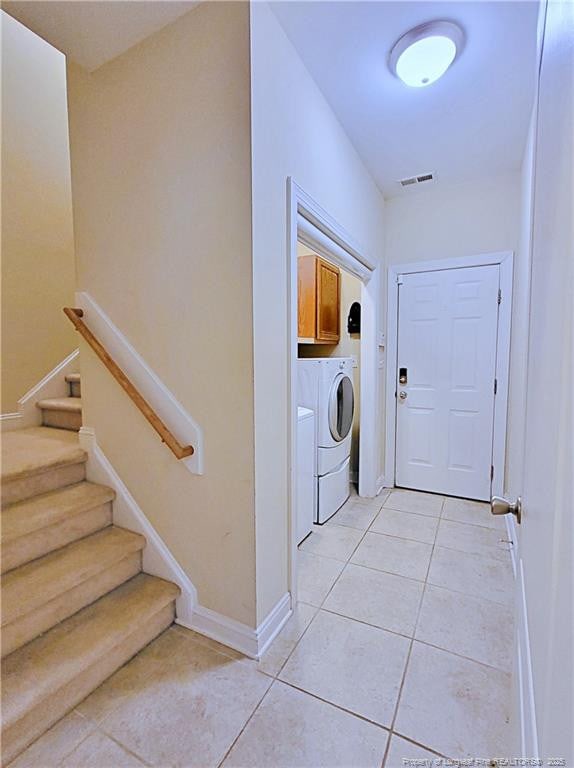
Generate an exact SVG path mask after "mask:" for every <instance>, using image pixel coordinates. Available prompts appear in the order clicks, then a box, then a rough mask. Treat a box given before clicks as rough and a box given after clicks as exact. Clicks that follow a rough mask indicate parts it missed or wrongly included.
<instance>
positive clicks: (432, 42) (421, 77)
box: [389, 21, 464, 88]
mask: <svg viewBox="0 0 574 768" xmlns="http://www.w3.org/2000/svg"><path fill="white" fill-rule="evenodd" d="M463 45H464V33H463V31H462V29H461V28H460V27H459V26H458V25H457V24H453V22H451V21H429V22H427V23H426V24H421V25H420V26H418V27H415V28H414V29H411V30H410V32H407V33H406V34H404V35H403V36H402V37H401V38H399V40H397V42H396V43H395V44H394V45H393V47H392V50H391V53H390V56H389V67H390V69H391V72H392V73H393V74H394V75H396V76H397V77H398V78H399V79H400V80H402V81H403V83H405V85H409V86H411V87H412V88H424V87H425V86H427V85H430V84H431V83H434V82H435V81H436V80H438V79H439V77H442V76H443V75H444V73H445V72H446V71H447V69H448V68H449V67H450V65H451V64H452V63H453V61H454V60H455V59H456V57H457V56H459V55H460V52H461V51H462V48H463Z"/></svg>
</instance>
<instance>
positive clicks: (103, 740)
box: [62, 731, 145, 768]
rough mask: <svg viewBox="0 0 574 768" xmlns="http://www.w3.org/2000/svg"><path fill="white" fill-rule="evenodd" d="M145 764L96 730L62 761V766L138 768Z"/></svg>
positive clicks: (78, 767)
mask: <svg viewBox="0 0 574 768" xmlns="http://www.w3.org/2000/svg"><path fill="white" fill-rule="evenodd" d="M142 765H145V764H144V763H142V762H141V760H138V759H137V757H135V756H134V755H131V754H129V752H126V750H125V749H122V747H120V745H119V744H116V742H115V741H113V740H112V739H110V738H108V737H107V736H106V735H105V734H103V733H100V732H99V731H96V733H94V734H92V735H91V736H89V737H88V738H87V739H86V740H85V741H83V742H82V743H81V744H80V746H79V747H78V748H77V749H75V750H74V751H73V752H72V754H71V755H69V756H68V757H67V758H66V759H65V760H64V762H63V763H62V768H64V767H65V768H133V767H135V768H137V767H138V766H142Z"/></svg>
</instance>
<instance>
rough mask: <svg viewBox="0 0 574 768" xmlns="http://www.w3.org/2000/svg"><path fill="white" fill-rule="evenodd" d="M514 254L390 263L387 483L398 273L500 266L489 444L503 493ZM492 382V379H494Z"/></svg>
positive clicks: (391, 460) (392, 440)
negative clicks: (491, 434) (493, 395)
mask: <svg viewBox="0 0 574 768" xmlns="http://www.w3.org/2000/svg"><path fill="white" fill-rule="evenodd" d="M513 264H514V253H513V252H512V251H503V252H500V253H483V254H479V255H477V256H461V257H455V258H451V259H436V260H433V261H420V262H414V263H410V264H392V265H391V266H390V267H389V270H388V282H387V344H388V346H387V380H386V384H387V386H386V408H385V411H386V413H385V480H386V482H387V483H388V484H389V485H390V486H394V485H395V446H396V427H397V411H396V394H395V393H396V373H397V352H398V339H397V334H398V306H399V292H398V282H397V279H398V276H399V275H406V274H411V273H413V272H436V271H437V270H443V269H460V268H463V267H484V266H488V265H499V266H500V288H501V291H502V302H501V304H500V308H499V313H498V334H497V344H496V373H495V376H496V379H497V393H496V398H495V400H494V431H493V445H492V466H493V467H494V477H493V479H492V485H491V493H492V494H496V495H499V496H500V495H502V494H503V492H504V466H505V454H506V415H507V410H508V379H509V370H510V326H511V318H512V272H513ZM493 384H494V382H493Z"/></svg>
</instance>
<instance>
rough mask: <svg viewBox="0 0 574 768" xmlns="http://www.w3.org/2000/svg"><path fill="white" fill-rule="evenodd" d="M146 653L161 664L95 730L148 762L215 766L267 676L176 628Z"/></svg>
mask: <svg viewBox="0 0 574 768" xmlns="http://www.w3.org/2000/svg"><path fill="white" fill-rule="evenodd" d="M145 655H147V657H148V658H150V659H154V660H155V661H159V660H161V661H162V663H161V665H160V666H159V668H156V669H155V671H154V674H153V675H152V676H151V677H149V678H147V679H146V680H145V681H144V682H143V684H142V685H141V687H140V688H139V689H137V690H135V691H133V692H132V694H131V695H130V696H128V697H125V698H124V699H123V700H122V701H121V703H120V704H119V706H118V707H116V708H115V709H113V711H112V712H111V713H110V714H109V715H108V716H107V717H106V718H105V719H104V720H103V721H102V723H101V725H100V727H101V728H102V730H104V731H105V732H106V733H108V734H109V735H110V736H113V737H114V738H115V739H117V740H118V741H119V742H120V743H121V744H123V745H125V746H126V747H127V748H128V749H130V750H131V751H133V752H134V753H136V754H137V755H139V756H140V757H141V758H142V759H143V760H144V761H145V762H147V763H150V764H153V765H160V766H170V767H171V768H176V766H186V767H187V768H192V766H201V768H209V766H216V765H218V764H219V762H220V761H221V760H222V759H223V757H224V755H225V754H226V752H227V750H228V749H229V748H230V746H231V745H232V743H233V741H234V740H235V738H236V737H237V735H238V734H239V732H240V731H241V729H242V728H243V726H244V725H245V723H246V722H247V720H248V719H249V717H250V716H251V714H252V713H253V711H254V710H255V707H256V706H257V704H258V703H259V701H260V700H261V698H262V697H263V695H264V693H265V692H266V690H267V689H268V687H269V686H270V685H271V682H272V678H270V677H268V676H267V675H264V674H262V673H261V672H258V671H257V664H256V662H254V661H251V660H249V659H231V658H230V657H228V656H224V655H223V654H220V653H217V652H215V651H213V650H212V649H211V648H208V647H207V646H205V645H202V644H200V643H197V642H193V641H191V640H188V639H187V638H185V637H183V636H182V635H181V634H179V633H177V632H171V633H169V634H168V633H166V634H164V635H163V636H162V637H161V638H160V639H159V640H157V641H155V642H154V643H152V644H151V645H149V646H148V647H147V648H146V649H145V651H143V652H142V654H141V656H142V657H143V656H145Z"/></svg>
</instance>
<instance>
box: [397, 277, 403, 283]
mask: <svg viewBox="0 0 574 768" xmlns="http://www.w3.org/2000/svg"><path fill="white" fill-rule="evenodd" d="M402 284H403V276H402V275H397V285H402Z"/></svg>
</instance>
